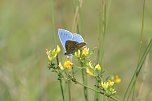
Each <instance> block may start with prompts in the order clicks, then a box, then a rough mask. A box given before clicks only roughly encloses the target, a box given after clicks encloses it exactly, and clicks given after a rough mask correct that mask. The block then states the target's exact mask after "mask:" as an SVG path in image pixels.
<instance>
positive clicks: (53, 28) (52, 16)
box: [50, 0, 57, 45]
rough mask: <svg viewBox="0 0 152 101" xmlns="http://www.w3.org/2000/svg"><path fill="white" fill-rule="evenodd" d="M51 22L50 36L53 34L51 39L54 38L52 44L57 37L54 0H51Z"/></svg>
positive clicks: (55, 42)
mask: <svg viewBox="0 0 152 101" xmlns="http://www.w3.org/2000/svg"><path fill="white" fill-rule="evenodd" d="M50 7H51V22H52V24H51V25H52V32H51V33H52V36H53V40H54V45H56V44H57V38H56V34H55V14H54V0H51V4H50Z"/></svg>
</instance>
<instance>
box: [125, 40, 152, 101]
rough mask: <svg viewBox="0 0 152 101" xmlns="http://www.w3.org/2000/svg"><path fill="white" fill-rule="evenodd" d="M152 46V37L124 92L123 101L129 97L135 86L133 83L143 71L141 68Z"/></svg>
mask: <svg viewBox="0 0 152 101" xmlns="http://www.w3.org/2000/svg"><path fill="white" fill-rule="evenodd" d="M151 47H152V39H150V42H149V44H148V46H147V47H146V49H145V51H144V54H143V55H142V57H141V59H140V61H139V63H138V66H137V67H136V70H135V72H134V74H133V76H132V79H131V81H130V83H129V85H128V87H127V90H126V92H125V94H124V97H123V101H125V100H126V98H127V99H128V94H129V91H130V90H131V88H132V87H133V84H134V83H135V82H136V79H137V77H138V75H139V73H140V71H141V68H142V66H143V64H144V62H145V59H146V57H147V55H148V53H149V51H150V50H151Z"/></svg>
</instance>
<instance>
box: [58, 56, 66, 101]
mask: <svg viewBox="0 0 152 101" xmlns="http://www.w3.org/2000/svg"><path fill="white" fill-rule="evenodd" d="M56 61H57V65H59V57H58V55H57V58H56ZM58 72H59V71H58ZM60 88H61V93H62V99H63V101H65V99H64V91H63V85H62V79H60Z"/></svg>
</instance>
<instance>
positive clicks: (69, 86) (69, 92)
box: [68, 80, 71, 101]
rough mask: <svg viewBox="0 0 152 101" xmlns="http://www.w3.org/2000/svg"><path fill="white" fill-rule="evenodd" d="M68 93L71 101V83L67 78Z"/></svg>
mask: <svg viewBox="0 0 152 101" xmlns="http://www.w3.org/2000/svg"><path fill="white" fill-rule="evenodd" d="M68 94H69V101H71V85H70V80H68Z"/></svg>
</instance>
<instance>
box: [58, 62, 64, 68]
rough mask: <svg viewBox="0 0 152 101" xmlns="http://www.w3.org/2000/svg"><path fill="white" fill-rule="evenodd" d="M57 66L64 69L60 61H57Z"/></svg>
mask: <svg viewBox="0 0 152 101" xmlns="http://www.w3.org/2000/svg"><path fill="white" fill-rule="evenodd" d="M58 66H59V68H60V69H61V70H64V68H63V66H62V64H61V62H59V65H58Z"/></svg>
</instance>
